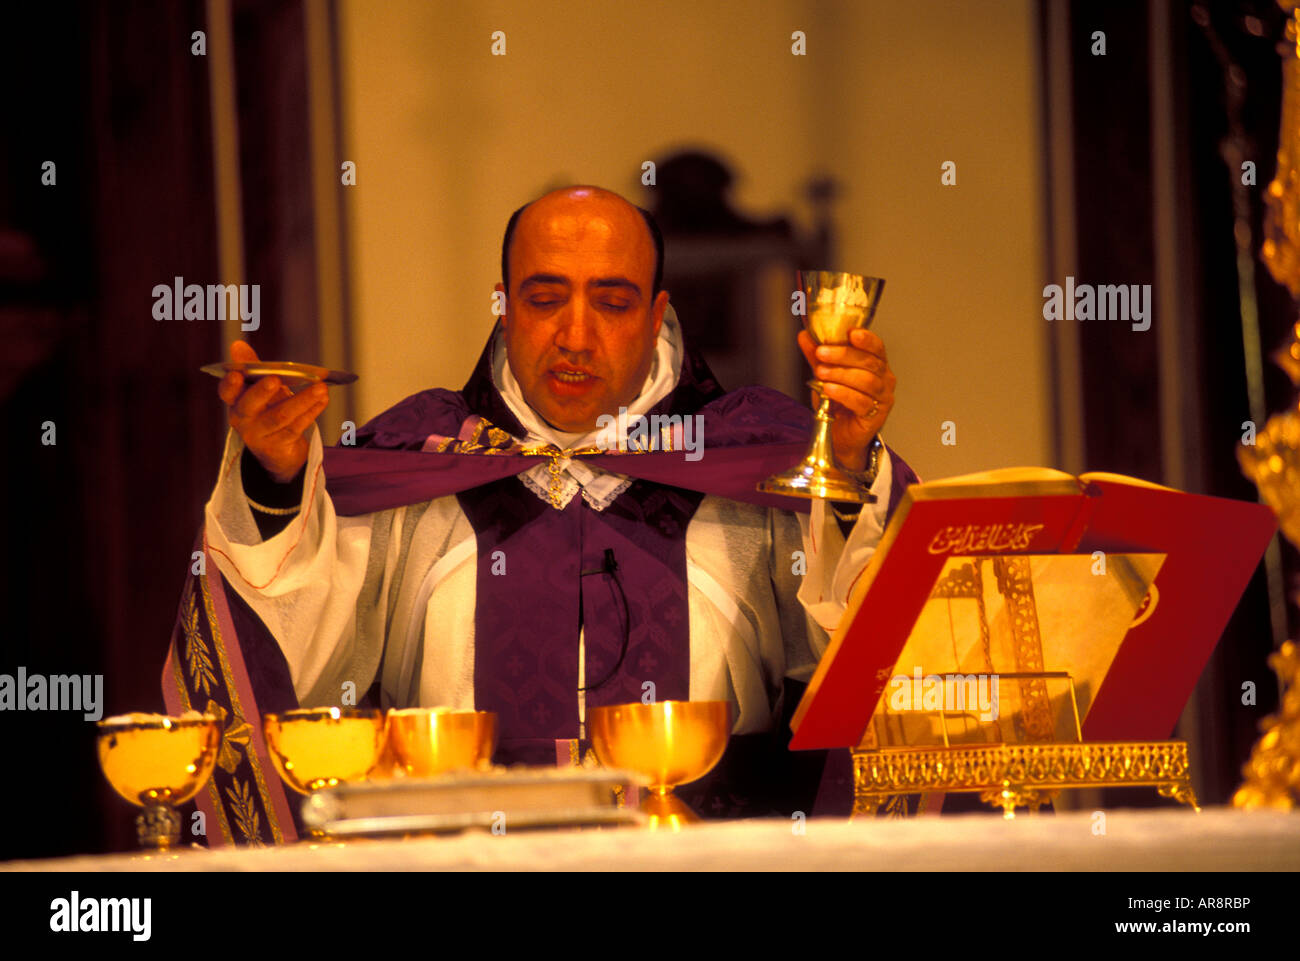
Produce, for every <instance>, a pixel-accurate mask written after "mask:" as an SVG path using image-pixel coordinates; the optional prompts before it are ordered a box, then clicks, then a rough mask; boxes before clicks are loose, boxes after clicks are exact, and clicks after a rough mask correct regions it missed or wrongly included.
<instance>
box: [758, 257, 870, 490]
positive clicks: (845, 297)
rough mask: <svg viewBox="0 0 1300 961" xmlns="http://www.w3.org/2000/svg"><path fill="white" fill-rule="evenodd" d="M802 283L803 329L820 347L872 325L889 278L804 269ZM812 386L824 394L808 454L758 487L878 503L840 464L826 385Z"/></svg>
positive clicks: (813, 383)
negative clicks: (835, 445)
mask: <svg viewBox="0 0 1300 961" xmlns="http://www.w3.org/2000/svg"><path fill="white" fill-rule="evenodd" d="M798 283H799V287H800V289H801V290H802V292H803V294H804V296H805V298H806V299H807V304H806V309H805V311H804V315H803V325H804V329H805V330H807V331H808V333H809V335H810V336H811V337H812V339H813V340H814V341H815V342H816V343H817V344H819V345H820V344H831V345H840V344H847V343H848V342H849V334H850V333H851V332H852V331H854V330H859V329H861V330H866V329H868V328H869V327H870V326H871V321H872V319H873V318H874V317H875V314H876V307H877V306H878V305H879V304H880V295H881V293H882V292H883V291H884V289H885V282H884V281H883V280H881V279H880V278H878V277H862V276H859V275H858V274H847V273H842V272H837V271H829V270H813V271H800V272H799V278H798ZM808 386H809V387H811V388H812V389H813V390H815V391H816V392H817V393H818V394H819V395H820V396H821V402H820V403H819V404H818V405H817V418H816V421H815V423H814V427H813V437H812V444H811V445H810V446H809V448H808V454H807V456H805V457H804V459H803V460H802V461H801V462H800V463H798V464H797V465H795V466H794V467H792V468H790V469H789V470H787V471H784V472H783V473H780V474H774V475H772V476H771V477H769V478H768V479H767V480H765V481H763V483H761V484H759V485H758V489H759V490H760V491H762V492H763V493H765V494H785V495H788V496H791V497H819V498H825V499H827V500H833V501H847V502H849V503H857V504H874V503H875V500H876V498H875V496H874V495H873V494H871V493H870V492H869V491H868V490H867V487H868V486H869V485H868V484H865V483H864V479H863V478H862V477H860V476H857V475H855V474H854V473H852V472H850V471H846V470H844V469H842V468H840V467H839V466H837V465H836V463H835V452H834V447H833V445H832V443H831V414H830V410H831V399H830V397H829V396H827V394H826V385H825V384H824V383H822V382H821V381H820V380H810V381H808Z"/></svg>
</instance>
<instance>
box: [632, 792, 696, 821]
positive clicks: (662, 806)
mask: <svg viewBox="0 0 1300 961" xmlns="http://www.w3.org/2000/svg"><path fill="white" fill-rule="evenodd" d="M641 811H642V813H644V814H645V816H646V827H647V828H649V829H650V830H651V831H680V830H681V829H682V827H683V826H685V825H687V824H696V823H698V822H699V820H700V818H699V815H697V814H696V813H695V812H694V811H692V810H691V809H690V807H689V806H688V805H687V804H686V802H685V801H683V800H682V799H681V798H679V797H678V796H677V795H675V794H673V792H672V791H667V792H665V793H663V794H659V793H657V792H655V791H651V792H650V793H649V794H647V795H646V799H645V800H644V801H642V802H641Z"/></svg>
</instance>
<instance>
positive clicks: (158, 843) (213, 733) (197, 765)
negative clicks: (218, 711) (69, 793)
mask: <svg viewBox="0 0 1300 961" xmlns="http://www.w3.org/2000/svg"><path fill="white" fill-rule="evenodd" d="M220 745H221V721H220V719H219V718H217V717H215V716H214V715H211V714H200V713H198V712H197V711H192V712H190V713H189V714H187V715H185V716H182V717H172V716H170V715H166V714H124V715H121V716H119V717H110V718H106V719H104V720H102V721H100V722H99V739H98V750H99V766H100V768H101V769H102V770H103V772H104V777H106V778H107V779H108V783H109V784H111V785H113V790H115V791H117V793H118V794H120V795H122V797H124V798H126V799H127V800H128V801H130V802H131V803H132V804H136V805H139V806H140V807H142V808H144V810H143V811H141V812H140V813H139V814H138V815H136V819H135V830H136V838H137V839H138V840H139V842H140V846H141V847H142V848H148V849H151V850H155V851H165V850H167V849H169V848H172V847H175V846H176V845H177V844H178V843H179V842H180V834H181V817H180V814H179V812H177V810H176V809H177V808H178V807H179V806H180V805H182V804H184V803H185V802H186V801H188V800H190V798H192V797H194V795H196V794H198V793H199V790H200V789H201V788H202V787H203V785H204V784H206V783H207V782H208V778H210V777H211V776H212V769H213V768H214V767H216V764H217V749H218V748H219V747H220Z"/></svg>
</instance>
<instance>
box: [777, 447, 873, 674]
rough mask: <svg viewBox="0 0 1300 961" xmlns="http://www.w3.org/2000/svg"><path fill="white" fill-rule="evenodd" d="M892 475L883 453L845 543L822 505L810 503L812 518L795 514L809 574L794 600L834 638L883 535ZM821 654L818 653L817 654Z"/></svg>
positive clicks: (821, 501)
mask: <svg viewBox="0 0 1300 961" xmlns="http://www.w3.org/2000/svg"><path fill="white" fill-rule="evenodd" d="M893 479H894V470H893V464H892V463H891V457H890V454H889V451H888V450H887V449H886V450H885V451H883V452H882V455H881V458H880V469H879V470H878V471H877V473H876V479H875V482H874V483H873V484H872V485H871V493H872V494H874V495H876V502H875V503H874V504H864V505H863V507H862V512H861V513H860V514H859V515H858V519H857V522H856V523H854V525H853V529H852V530H850V531H849V536H848V540H845V538H844V535H843V534H842V533H841V532H840V526H839V522H838V521H836V520H835V515H834V514H833V513H832V512H831V510H830V508H829V507H828V505H827V504H826V502H825V501H824V500H814V501H813V503H812V512H811V515H807V514H802V513H801V514H800V515H799V527H800V530H801V531H802V533H803V542H804V554H805V556H806V557H807V563H808V570H807V573H806V574H805V575H804V578H803V583H802V584H801V585H800V588H799V601H800V603H801V604H803V606H804V610H806V611H807V612H808V614H809V616H810V617H812V618H813V620H814V621H816V622H817V623H818V624H820V625H821V626H822V627H823V628H824V629H825V630H826V631H827V632H829V633H834V631H835V628H836V627H837V626H838V625H839V622H840V618H841V617H842V616H843V614H844V608H845V605H846V604H847V603H848V598H849V591H850V590H851V589H852V587H853V582H854V581H856V580H857V579H858V575H859V574H861V573H862V571H863V570H865V569H866V566H867V563H868V562H869V561H870V560H871V557H872V555H873V554H875V553H876V546H877V545H878V544H879V543H880V538H881V535H883V534H884V532H885V517H886V515H887V514H888V513H889V494H890V489H891V487H892V486H893ZM819 653H820V652H819Z"/></svg>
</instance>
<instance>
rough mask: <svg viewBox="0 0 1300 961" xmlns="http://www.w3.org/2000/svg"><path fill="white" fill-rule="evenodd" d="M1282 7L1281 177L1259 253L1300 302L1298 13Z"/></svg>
mask: <svg viewBox="0 0 1300 961" xmlns="http://www.w3.org/2000/svg"><path fill="white" fill-rule="evenodd" d="M1278 5H1279V6H1280V7H1282V9H1283V10H1286V11H1287V13H1288V14H1289V18H1288V19H1287V24H1286V34H1285V41H1284V43H1283V44H1282V46H1283V48H1284V49H1285V50H1286V54H1285V56H1283V58H1282V123H1281V127H1280V129H1279V130H1278V142H1277V173H1276V174H1275V175H1274V177H1273V180H1272V182H1271V183H1269V185H1268V193H1267V195H1266V196H1265V199H1264V203H1265V214H1264V245H1263V247H1262V249H1261V250H1260V253H1261V254H1262V256H1263V258H1264V263H1265V264H1267V265H1268V269H1269V272H1270V273H1272V275H1273V278H1274V279H1275V280H1276V281H1277V282H1278V283H1279V284H1282V285H1283V286H1285V287H1286V288H1287V289H1288V290H1290V291H1291V296H1292V297H1300V9H1297V7H1296V4H1295V3H1294V2H1293V0H1282V2H1279V4H1278ZM1297 360H1300V358H1297ZM1284 366H1285V364H1284Z"/></svg>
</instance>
